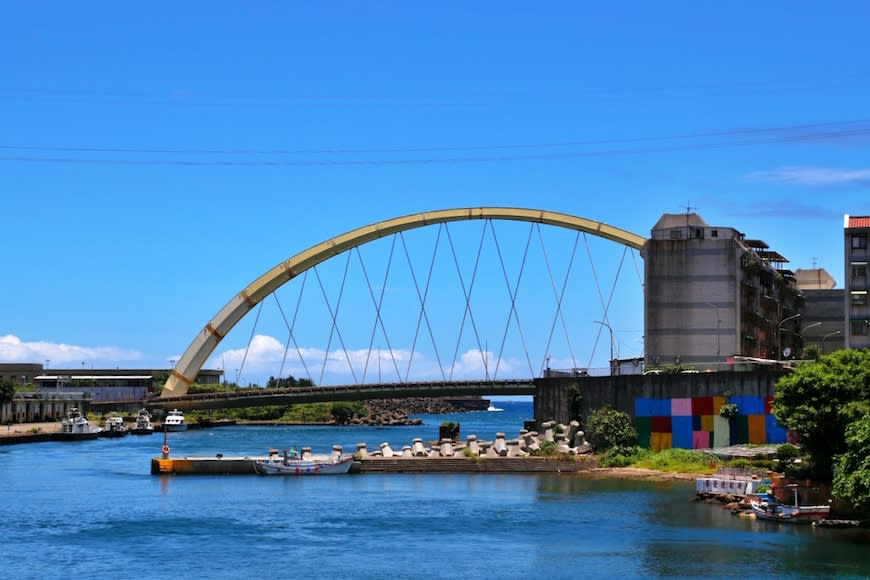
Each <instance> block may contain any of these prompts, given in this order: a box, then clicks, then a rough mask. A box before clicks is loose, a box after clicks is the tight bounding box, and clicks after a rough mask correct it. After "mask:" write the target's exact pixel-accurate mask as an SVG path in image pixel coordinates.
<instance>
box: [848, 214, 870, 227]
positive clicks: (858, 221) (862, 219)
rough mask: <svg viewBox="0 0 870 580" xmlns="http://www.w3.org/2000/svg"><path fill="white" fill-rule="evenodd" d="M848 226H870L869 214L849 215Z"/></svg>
mask: <svg viewBox="0 0 870 580" xmlns="http://www.w3.org/2000/svg"><path fill="white" fill-rule="evenodd" d="M849 227H850V228H870V216H866V215H850V216H849Z"/></svg>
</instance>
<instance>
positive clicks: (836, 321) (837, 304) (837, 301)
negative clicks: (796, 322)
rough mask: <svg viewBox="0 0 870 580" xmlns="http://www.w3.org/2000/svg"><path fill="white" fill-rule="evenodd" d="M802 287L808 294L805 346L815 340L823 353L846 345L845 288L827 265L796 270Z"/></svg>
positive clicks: (804, 329) (804, 313)
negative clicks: (828, 269) (839, 285)
mask: <svg viewBox="0 0 870 580" xmlns="http://www.w3.org/2000/svg"><path fill="white" fill-rule="evenodd" d="M794 274H795V279H796V280H797V285H798V288H800V291H801V293H803V295H804V299H805V302H804V310H803V319H802V320H803V330H802V332H801V334H802V336H803V338H804V343H805V346H807V345H810V344H814V345H816V346H817V347H819V350H820V351H821V352H822V354H827V353H830V352H833V351H835V350H839V349H841V348H843V344H844V342H845V340H844V338H843V319H844V316H845V315H844V313H843V289H842V288H834V286H836V285H837V282H836V280H834V278H833V277H832V276H831V275H830V274H828V273H827V272H826V271H825V269H824V268H812V269H807V270H801V269H797V270H795V273H794Z"/></svg>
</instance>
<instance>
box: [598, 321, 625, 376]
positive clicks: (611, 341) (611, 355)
mask: <svg viewBox="0 0 870 580" xmlns="http://www.w3.org/2000/svg"><path fill="white" fill-rule="evenodd" d="M592 322H594V323H595V324H601V325H603V326H606V327H607V330H608V332H609V333H610V374H611V376H612V375H614V374H619V367H618V366H617V372H616V373H614V372H613V329H612V328H610V325H609V324H607V323H606V322H602V321H601V320H593V321H592Z"/></svg>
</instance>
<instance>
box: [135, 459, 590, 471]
mask: <svg viewBox="0 0 870 580" xmlns="http://www.w3.org/2000/svg"><path fill="white" fill-rule="evenodd" d="M257 459H268V458H267V457H265V456H264V457H222V458H217V457H170V458H165V459H164V458H162V457H154V458H152V459H151V473H152V474H153V475H255V474H256V470H255V469H254V461H255V460H257ZM592 469H595V461H594V460H592V459H587V458H578V459H576V460H573V461H572V460H561V459H552V458H547V457H499V458H486V459H481V458H476V459H469V458H465V457H453V458H433V457H421V458H411V457H402V458H391V459H387V458H380V457H374V458H368V459H362V460H359V461H356V462H354V466H353V467H352V468H351V473H576V472H581V471H590V470H592Z"/></svg>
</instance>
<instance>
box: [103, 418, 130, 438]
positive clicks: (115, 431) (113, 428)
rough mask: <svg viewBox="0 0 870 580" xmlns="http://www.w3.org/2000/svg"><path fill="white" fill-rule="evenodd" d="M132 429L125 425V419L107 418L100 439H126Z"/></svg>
mask: <svg viewBox="0 0 870 580" xmlns="http://www.w3.org/2000/svg"><path fill="white" fill-rule="evenodd" d="M129 432H130V429H128V428H127V426H126V425H124V419H122V418H121V417H117V416H112V417H106V424H105V426H104V427H103V430H102V431H100V437H124V436H125V435H127V434H128V433H129Z"/></svg>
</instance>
